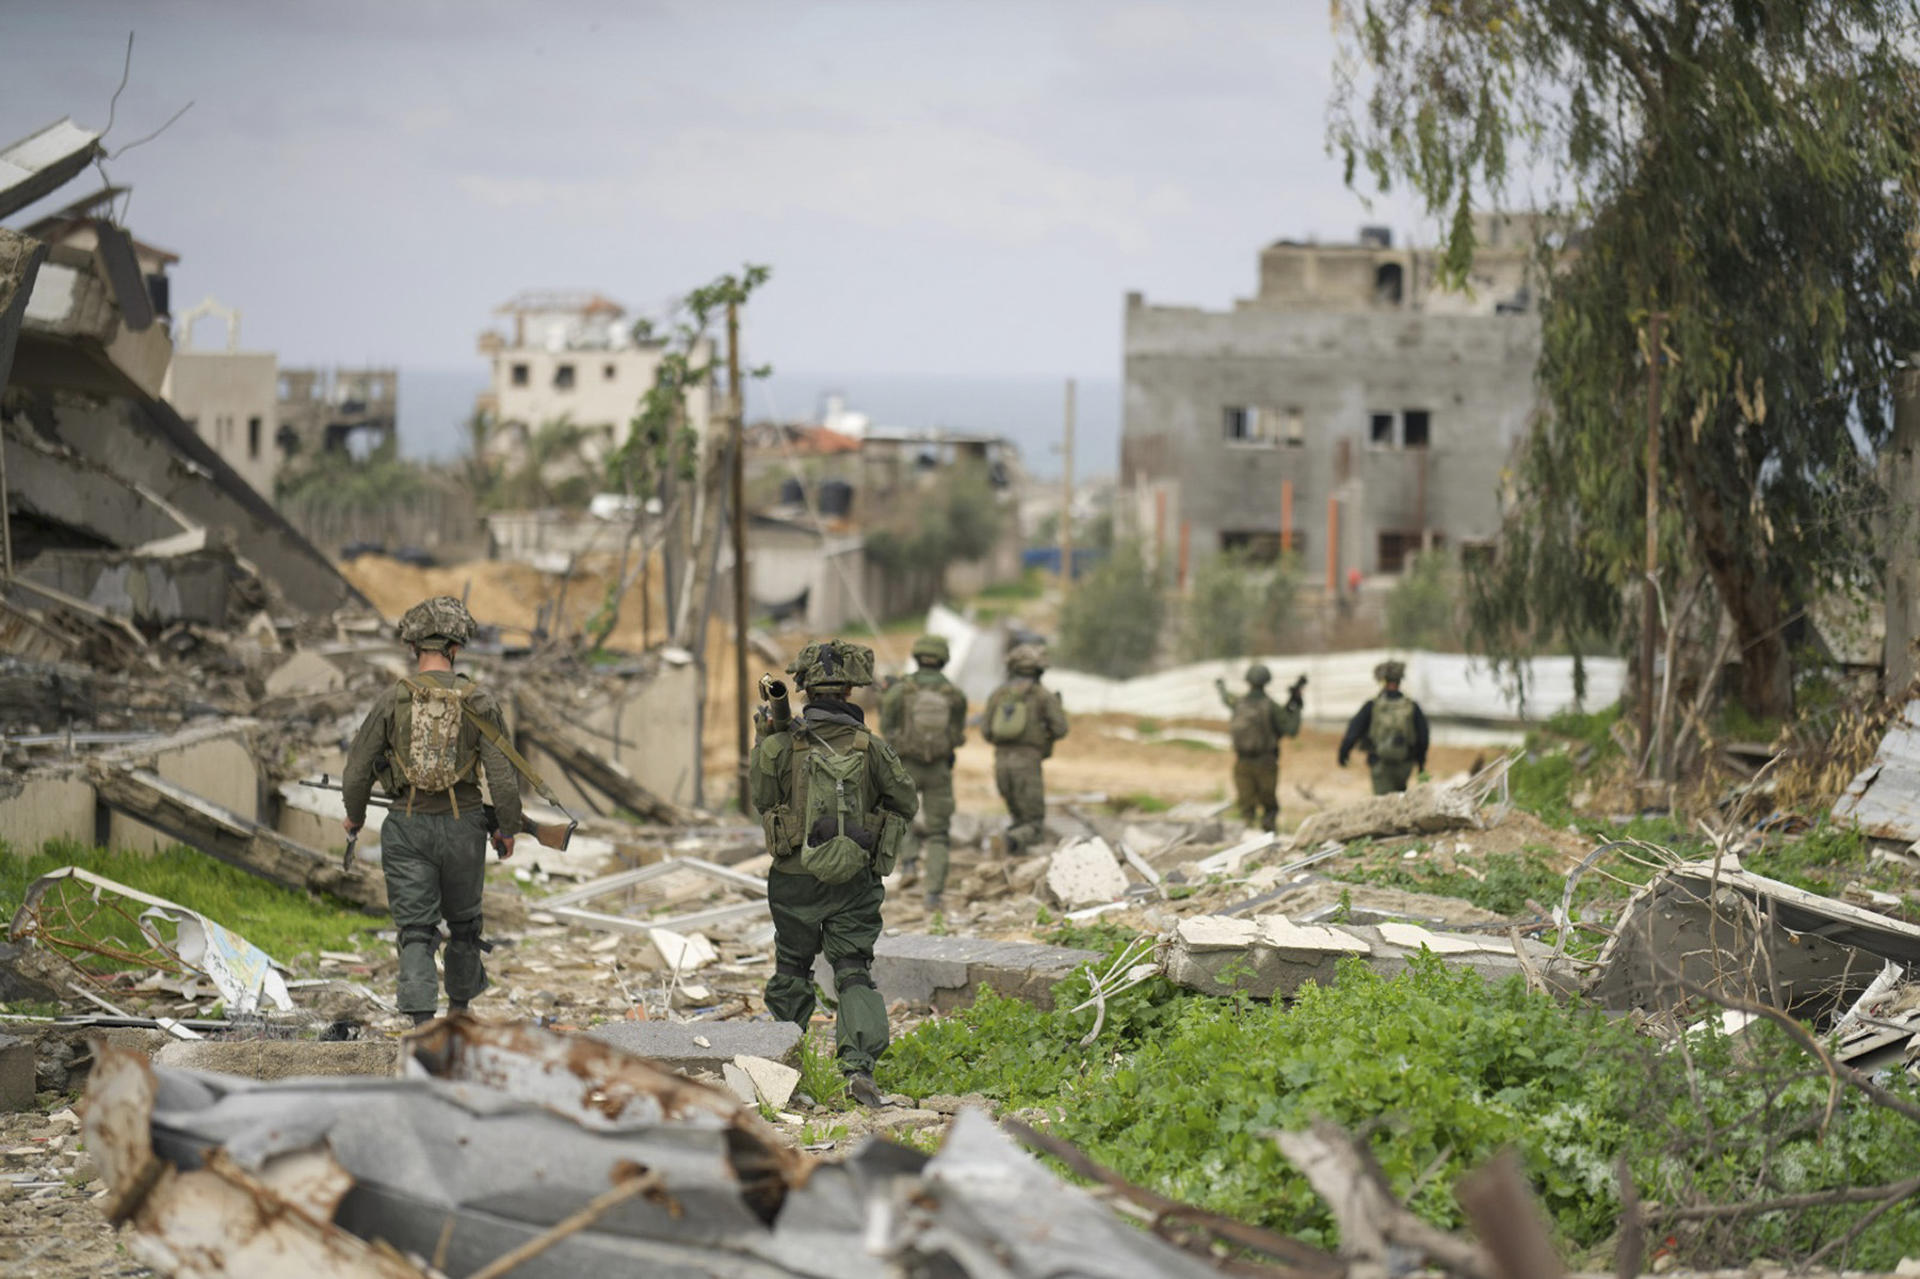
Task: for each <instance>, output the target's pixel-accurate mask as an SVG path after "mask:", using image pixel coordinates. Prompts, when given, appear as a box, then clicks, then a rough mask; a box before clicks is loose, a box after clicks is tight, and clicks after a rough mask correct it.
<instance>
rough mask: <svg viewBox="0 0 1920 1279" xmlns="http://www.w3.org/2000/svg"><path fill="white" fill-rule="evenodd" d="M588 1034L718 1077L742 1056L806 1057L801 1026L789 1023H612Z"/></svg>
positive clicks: (786, 1061)
mask: <svg viewBox="0 0 1920 1279" xmlns="http://www.w3.org/2000/svg"><path fill="white" fill-rule="evenodd" d="M586 1037H587V1038H588V1039H590V1040H593V1041H594V1042H596V1043H602V1044H610V1045H612V1046H613V1047H615V1048H618V1049H620V1050H621V1051H623V1052H630V1053H633V1054H635V1055H636V1056H640V1057H645V1058H646V1059H647V1060H649V1061H651V1062H654V1063H656V1064H657V1065H659V1066H662V1067H664V1068H665V1069H667V1070H673V1071H679V1072H681V1073H682V1074H699V1075H718V1074H719V1073H720V1068H721V1067H722V1066H723V1065H730V1064H732V1063H733V1062H734V1059H735V1058H738V1057H759V1058H763V1059H764V1060H767V1061H773V1062H778V1063H780V1064H781V1065H785V1066H791V1065H793V1064H794V1063H795V1062H797V1061H798V1060H799V1059H800V1037H801V1036H800V1028H799V1027H798V1026H796V1025H794V1024H793V1023H791V1022H784V1021H712V1022H671V1021H610V1022H605V1023H603V1024H601V1025H598V1026H595V1027H594V1028H593V1029H592V1030H589V1031H588V1032H587V1034H586Z"/></svg>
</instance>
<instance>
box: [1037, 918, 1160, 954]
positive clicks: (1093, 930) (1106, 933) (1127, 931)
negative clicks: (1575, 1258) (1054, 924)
mask: <svg viewBox="0 0 1920 1279" xmlns="http://www.w3.org/2000/svg"><path fill="white" fill-rule="evenodd" d="M1139 938H1140V933H1139V931H1138V930H1136V929H1132V928H1128V927H1126V926H1125V925H1124V924H1111V923H1105V922H1103V921H1101V920H1098V919H1096V920H1094V921H1093V922H1092V923H1090V924H1062V925H1060V926H1059V927H1058V928H1055V929H1051V930H1049V931H1048V932H1045V933H1042V934H1041V936H1040V940H1041V941H1044V942H1046V943H1047V944H1048V945H1049V946H1066V947H1068V948H1069V949H1072V950H1097V951H1101V952H1102V953H1106V954H1111V953H1112V952H1114V951H1117V950H1119V949H1120V948H1121V947H1123V946H1125V945H1127V944H1128V943H1129V942H1134V941H1138V940H1139Z"/></svg>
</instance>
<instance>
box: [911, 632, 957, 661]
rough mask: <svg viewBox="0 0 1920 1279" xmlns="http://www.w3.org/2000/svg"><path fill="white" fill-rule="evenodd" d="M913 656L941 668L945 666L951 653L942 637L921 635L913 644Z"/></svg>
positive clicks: (944, 638)
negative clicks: (937, 664) (936, 664)
mask: <svg viewBox="0 0 1920 1279" xmlns="http://www.w3.org/2000/svg"><path fill="white" fill-rule="evenodd" d="M913 655H914V656H915V657H924V658H925V659H926V660H928V661H929V662H937V663H939V664H940V665H941V666H945V665H946V664H947V659H948V658H949V657H951V656H952V655H953V654H952V651H951V650H950V649H948V648H947V640H946V637H945V636H944V635H922V636H921V637H920V638H919V639H917V640H915V641H914V642H913Z"/></svg>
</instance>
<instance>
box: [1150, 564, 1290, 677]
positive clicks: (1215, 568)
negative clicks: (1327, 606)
mask: <svg viewBox="0 0 1920 1279" xmlns="http://www.w3.org/2000/svg"><path fill="white" fill-rule="evenodd" d="M1299 592H1300V564H1299V559H1298V557H1297V556H1287V557H1286V558H1285V559H1283V560H1282V561H1280V562H1279V563H1261V562H1259V561H1257V560H1254V559H1252V558H1250V557H1248V556H1246V555H1244V554H1241V553H1238V552H1232V551H1228V552H1223V553H1221V554H1219V555H1211V556H1208V557H1206V558H1205V559H1202V560H1201V561H1200V566H1199V567H1198V568H1197V569H1195V570H1194V574H1193V581H1192V583H1191V585H1190V587H1189V590H1188V592H1187V598H1186V602H1185V604H1184V605H1183V607H1182V610H1181V616H1180V653H1181V656H1183V657H1185V658H1186V659H1188V660H1189V661H1195V662H1199V661H1208V660H1211V659H1213V658H1221V657H1243V656H1245V655H1246V654H1248V653H1268V652H1273V651H1275V650H1277V649H1279V648H1281V647H1283V646H1284V645H1285V643H1286V640H1287V633H1288V631H1289V630H1290V629H1291V627H1292V625H1293V616H1294V605H1295V601H1296V599H1297V597H1298V595H1299Z"/></svg>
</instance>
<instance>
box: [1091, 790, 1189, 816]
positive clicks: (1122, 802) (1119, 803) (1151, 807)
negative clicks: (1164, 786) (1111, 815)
mask: <svg viewBox="0 0 1920 1279" xmlns="http://www.w3.org/2000/svg"><path fill="white" fill-rule="evenodd" d="M1107 807H1108V808H1110V809H1112V810H1113V811H1114V812H1116V813H1126V812H1135V813H1164V812H1166V811H1167V810H1168V809H1169V808H1172V807H1173V805H1172V804H1169V803H1168V802H1167V801H1166V800H1164V799H1161V798H1160V797H1159V796H1158V795H1155V794H1152V793H1150V792H1148V791H1143V790H1137V791H1131V792H1129V793H1128V794H1125V795H1115V796H1113V797H1112V798H1111V799H1109V800H1108V801H1107Z"/></svg>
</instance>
